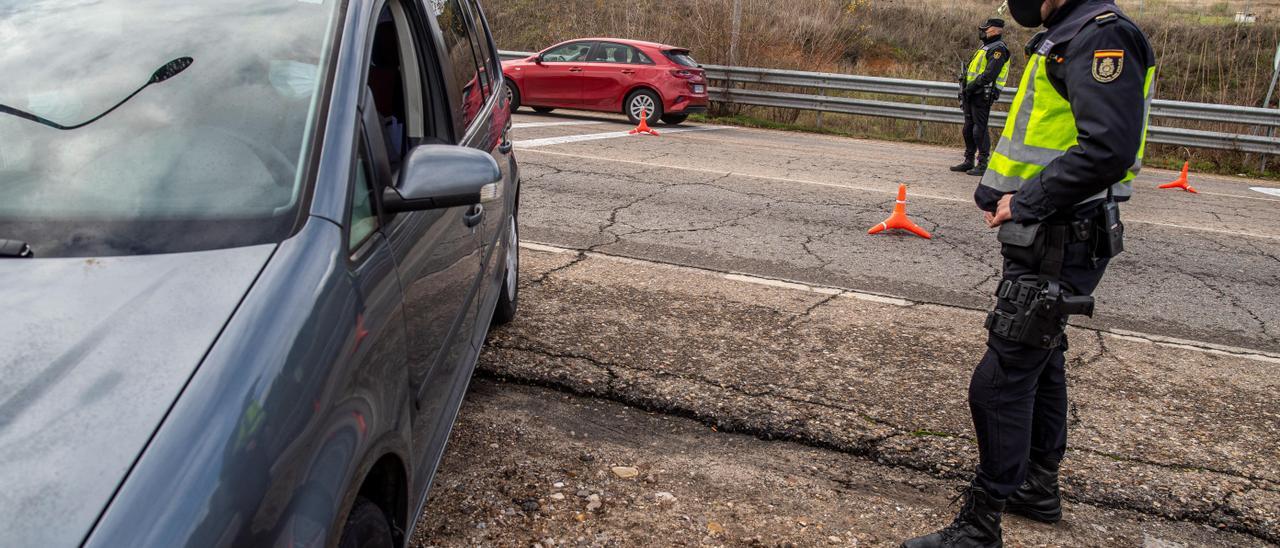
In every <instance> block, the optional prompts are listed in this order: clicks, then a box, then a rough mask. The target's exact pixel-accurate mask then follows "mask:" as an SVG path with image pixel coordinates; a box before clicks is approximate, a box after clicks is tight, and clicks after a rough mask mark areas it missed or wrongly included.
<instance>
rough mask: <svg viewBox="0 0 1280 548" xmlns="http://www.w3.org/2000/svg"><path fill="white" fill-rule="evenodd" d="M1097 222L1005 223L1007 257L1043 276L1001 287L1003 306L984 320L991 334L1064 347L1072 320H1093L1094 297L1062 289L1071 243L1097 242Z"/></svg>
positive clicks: (1002, 238)
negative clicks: (1068, 249)
mask: <svg viewBox="0 0 1280 548" xmlns="http://www.w3.org/2000/svg"><path fill="white" fill-rule="evenodd" d="M1094 224H1095V221H1093V220H1089V221H1076V222H1072V223H1053V224H1049V223H1040V224H1032V225H1023V224H1020V223H1014V222H1010V223H1005V224H1004V225H1001V227H1000V234H999V236H998V238H999V240H1000V243H1001V244H1002V248H1001V252H1002V253H1003V254H1004V256H1005V258H1007V259H1009V260H1010V261H1014V262H1017V263H1020V264H1022V265H1024V266H1027V267H1028V268H1030V269H1033V270H1038V271H1039V272H1038V274H1033V275H1027V276H1021V277H1019V278H1018V279H1017V280H1005V281H1004V282H1002V283H1001V284H1000V289H999V292H998V293H997V297H998V298H999V304H998V305H997V306H996V309H995V310H993V311H992V312H991V313H990V314H989V315H988V316H987V321H986V327H987V329H988V330H990V331H991V333H992V334H993V335H995V336H997V337H1000V338H1002V339H1006V340H1010V341H1014V342H1018V343H1021V344H1025V345H1028V346H1034V347H1037V348H1044V349H1054V348H1058V347H1059V346H1061V345H1062V342H1063V337H1064V336H1065V335H1066V330H1067V318H1068V317H1069V316H1072V315H1084V316H1090V317H1092V316H1093V308H1094V299H1093V297H1090V296H1087V295H1081V296H1075V295H1070V294H1069V292H1068V291H1066V290H1065V289H1064V288H1063V287H1062V280H1061V276H1062V266H1063V262H1064V261H1065V258H1066V246H1067V243H1068V242H1069V241H1072V240H1077V241H1079V240H1085V241H1091V240H1093V238H1094V237H1095V234H1094V232H1093V226H1094Z"/></svg>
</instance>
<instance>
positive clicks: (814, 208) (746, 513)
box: [415, 115, 1280, 546]
mask: <svg viewBox="0 0 1280 548" xmlns="http://www.w3.org/2000/svg"><path fill="white" fill-rule="evenodd" d="M566 119H569V120H573V119H575V118H566ZM576 119H584V120H589V121H596V122H600V123H598V124H592V125H584V126H543V127H529V128H527V129H520V127H521V126H520V125H519V124H522V123H539V122H547V121H557V120H559V118H556V117H546V116H531V115H518V116H517V120H516V122H517V124H518V125H517V126H516V127H517V129H516V141H517V148H518V149H519V147H520V141H522V140H528V139H544V138H547V137H555V136H562V135H582V134H586V133H596V132H607V131H617V130H618V128H619V126H620V124H618V123H616V122H613V121H610V120H611V119H610V118H608V117H594V118H593V117H577V118H576ZM544 142H545V141H544ZM517 154H518V155H519V159H520V162H521V172H522V176H523V177H522V178H523V187H522V199H521V204H522V209H521V228H522V237H523V238H524V240H525V241H526V242H538V243H540V244H546V245H545V246H544V245H538V244H534V245H533V246H532V248H530V249H525V250H524V252H523V253H524V256H523V259H524V264H523V265H522V269H523V272H522V284H523V286H522V287H523V289H522V302H521V311H520V315H519V317H518V318H517V320H516V322H515V323H513V324H512V325H510V326H507V327H505V328H502V329H499V330H496V331H495V332H494V333H493V335H492V336H491V338H490V341H489V347H488V348H487V349H486V352H485V353H484V355H483V356H482V358H481V364H480V366H479V367H480V369H479V373H478V374H479V375H480V376H482V377H485V378H488V379H498V380H502V381H510V382H513V383H517V384H519V385H523V386H524V387H522V388H515V387H512V386H511V385H506V384H494V383H493V382H492V381H481V386H482V387H483V389H482V390H480V391H478V392H477V393H473V394H472V395H471V396H469V403H468V406H467V408H465V409H464V410H463V414H462V418H461V419H460V422H459V425H458V427H457V429H456V431H455V434H454V438H453V441H452V442H451V449H450V453H449V455H447V456H446V460H445V464H444V466H443V468H442V469H441V472H440V475H439V477H438V479H437V487H436V490H435V493H436V494H435V495H433V499H432V502H431V503H430V505H429V506H428V508H427V510H426V514H424V518H423V525H422V526H421V527H420V528H419V530H418V532H417V535H416V536H415V542H416V543H417V544H419V545H423V546H428V545H442V546H451V545H474V544H502V545H521V544H524V545H532V544H533V543H535V542H537V543H541V544H543V545H544V546H546V545H547V542H546V539H548V538H551V539H552V540H553V541H554V542H556V543H557V545H559V544H565V543H568V544H570V545H576V544H581V545H601V544H603V545H609V544H615V545H629V544H645V543H650V542H653V541H657V540H664V541H669V542H673V543H679V544H688V545H696V544H728V545H750V544H763V545H775V544H783V543H785V542H794V543H797V544H799V545H811V544H815V543H832V544H859V543H861V544H871V545H896V542H897V541H899V540H901V537H903V536H906V535H909V534H912V533H918V532H923V531H926V530H929V529H931V528H933V527H936V526H938V525H941V524H943V523H944V522H945V521H946V519H948V517H947V516H949V515H950V510H948V508H947V507H946V504H945V502H946V499H945V497H944V496H943V493H944V492H945V491H946V488H947V486H951V485H957V484H960V483H962V482H963V481H965V480H966V479H967V478H968V477H969V476H970V474H971V470H972V469H973V466H974V464H975V459H976V453H977V451H976V446H975V442H974V440H973V432H972V426H971V424H970V421H969V416H968V408H967V403H966V401H965V396H966V393H967V392H966V390H967V386H968V380H969V375H970V374H971V372H972V368H973V367H974V365H975V364H976V361H977V358H978V357H979V356H980V354H981V352H982V349H983V341H984V333H983V331H982V327H981V324H982V319H983V317H984V314H985V309H987V308H988V307H989V306H990V303H991V300H992V297H991V293H992V292H993V291H994V280H995V279H996V278H997V277H998V267H999V264H998V261H999V256H998V251H997V250H996V245H995V243H994V235H993V234H992V232H991V231H989V230H987V229H986V228H985V227H984V226H983V225H982V224H981V222H980V217H979V215H978V214H977V213H976V210H975V209H974V207H973V206H972V203H971V200H970V197H969V196H970V194H971V192H972V189H973V185H975V184H976V180H975V179H973V178H969V177H967V176H964V175H956V174H952V173H950V172H948V171H946V166H947V165H949V164H950V163H953V162H954V160H955V159H954V158H953V156H954V155H955V151H949V150H945V149H940V148H937V147H928V146H922V145H909V144H908V145H904V144H898V143H880V142H874V141H861V140H853V139H843V138H833V137H822V136H813V135H804V134H791V133H780V132H767V131H759V130H743V129H724V130H717V131H705V132H697V133H681V134H675V135H668V136H663V137H660V138H619V139H602V140H598V141H579V142H574V143H565V144H554V145H547V146H538V147H536V148H528V149H524V150H518V152H517ZM1173 176H1176V174H1170V173H1168V172H1154V171H1149V172H1145V173H1144V174H1143V176H1142V177H1141V178H1140V179H1139V181H1138V189H1139V191H1138V195H1137V197H1136V198H1135V200H1134V201H1133V202H1131V203H1130V204H1128V205H1127V206H1126V207H1125V209H1124V214H1125V218H1126V222H1127V223H1128V227H1129V239H1128V242H1127V248H1128V249H1129V252H1128V253H1126V254H1125V255H1123V256H1121V257H1120V258H1119V259H1117V261H1116V262H1115V263H1113V264H1114V266H1113V267H1112V268H1111V269H1110V270H1109V272H1108V276H1107V278H1106V279H1105V280H1104V281H1103V284H1102V288H1101V289H1100V291H1099V295H1098V296H1099V301H1100V303H1099V309H1100V313H1099V315H1098V317H1097V318H1095V319H1092V320H1085V321H1081V322H1078V324H1077V325H1075V326H1073V328H1072V332H1071V342H1072V346H1071V351H1070V353H1069V354H1068V358H1069V360H1070V361H1069V366H1068V367H1069V381H1070V383H1071V390H1072V393H1071V395H1072V407H1071V424H1070V450H1069V455H1068V459H1067V461H1066V462H1065V463H1064V490H1065V493H1066V496H1067V498H1068V500H1069V501H1070V503H1071V504H1070V505H1069V507H1068V510H1067V517H1066V520H1065V521H1064V522H1063V523H1062V524H1060V525H1058V526H1056V527H1046V526H1038V525H1032V524H1030V523H1028V522H1025V521H1020V520H1016V519H1015V520H1012V521H1011V522H1010V525H1009V527H1007V531H1009V534H1010V537H1009V540H1010V542H1011V544H1012V545H1118V546H1132V545H1137V544H1146V545H1152V544H1153V543H1155V545H1159V546H1165V545H1173V546H1176V545H1221V546H1240V545H1261V544H1266V543H1268V542H1270V543H1276V542H1280V467H1278V466H1277V463H1278V462H1280V404H1278V403H1277V401H1276V398H1275V396H1274V395H1275V393H1276V392H1277V389H1280V378H1278V377H1277V375H1276V374H1275V372H1276V368H1277V367H1280V353H1277V350H1280V341H1278V340H1277V339H1278V337H1277V335H1278V334H1280V324H1277V323H1276V322H1277V320H1280V306H1277V304H1280V303H1278V302H1277V301H1280V292H1277V291H1276V287H1277V285H1280V284H1278V282H1280V265H1278V264H1277V263H1280V259H1278V258H1277V257H1280V222H1277V221H1280V209H1278V208H1280V200H1275V199H1266V198H1265V197H1264V196H1263V195H1262V194H1258V193H1256V192H1252V191H1250V190H1249V189H1248V186H1258V185H1259V183H1257V182H1255V181H1243V180H1232V179H1224V178H1208V177H1206V178H1200V179H1196V180H1193V184H1195V185H1196V186H1197V187H1198V188H1199V189H1200V190H1202V191H1203V192H1204V194H1201V195H1198V196H1191V195H1185V194H1178V193H1165V192H1163V191H1161V192H1156V191H1154V190H1150V189H1148V188H1147V187H1154V186H1155V185H1156V184H1158V183H1160V182H1166V181H1165V179H1167V178H1171V177H1173ZM899 182H905V183H908V184H910V185H911V187H910V188H911V196H910V200H911V203H910V205H909V210H908V212H909V214H910V215H911V216H912V217H913V218H914V219H915V220H916V221H917V222H918V223H920V224H921V225H922V226H924V227H925V228H926V229H928V230H930V231H932V232H934V234H935V240H933V241H925V240H920V239H916V238H914V237H910V236H901V235H889V236H881V237H872V236H868V235H866V233H865V232H866V229H867V228H868V227H870V226H872V225H874V224H876V223H878V222H880V221H881V220H883V218H884V217H885V216H886V215H887V214H888V212H889V210H890V209H891V207H892V202H893V198H894V196H893V192H894V190H896V187H897V184H898V183H899ZM1251 194H1252V195H1251ZM546 246H555V247H554V248H553V247H546ZM777 280H787V281H788V282H786V283H783V282H779V281H777ZM900 299H901V300H900ZM566 393H571V394H575V395H576V396H574V397H569V396H565V394H566ZM611 402H620V403H621V404H625V405H627V406H632V407H634V408H638V409H641V410H645V411H648V412H650V414H647V415H646V414H635V413H634V412H632V411H627V412H622V411H619V414H618V415H617V416H619V417H622V416H628V417H633V418H632V419H628V420H633V421H639V423H641V424H648V425H649V426H645V427H643V428H641V427H638V426H637V425H636V424H631V423H628V424H614V423H615V422H616V421H612V420H611V419H609V418H608V416H612V415H613V411H612V410H616V409H625V408H622V407H620V406H619V404H618V403H611ZM600 408H606V409H609V410H610V411H609V412H608V413H604V414H599V413H598V412H597V411H598V409H600ZM593 410H595V411H593ZM627 413H632V414H631V415H628V414H627ZM652 413H658V415H653V414H652ZM672 416H678V417H683V418H684V419H692V421H695V422H689V421H687V420H683V419H680V420H678V419H674V418H671V417H672ZM575 421H577V422H582V421H586V422H587V423H590V424H594V425H595V428H604V429H606V430H607V431H608V432H609V435H607V436H603V437H604V438H605V439H604V440H598V439H597V441H590V440H586V439H580V438H578V437H575V435H570V436H568V437H567V438H566V437H565V435H564V434H565V433H564V430H566V429H569V430H571V431H572V430H574V428H573V427H572V426H571V425H572V424H574V423H575ZM646 421H648V422H646ZM654 421H659V422H660V426H656V425H657V424H659V422H654ZM624 422H625V421H624ZM698 423H701V424H702V425H709V426H712V427H713V429H714V430H715V431H717V432H719V433H715V432H709V431H707V430H706V428H705V427H700V426H698ZM588 426H589V425H588ZM588 426H582V427H580V428H578V429H577V430H576V431H577V432H585V431H593V430H592V429H591V428H588ZM725 432H732V433H736V434H741V435H746V437H743V436H741V435H730V434H725ZM584 451H585V453H584ZM588 453H590V454H592V455H595V456H593V457H592V459H595V458H596V457H598V456H600V455H602V454H603V455H608V458H609V459H613V461H616V462H632V463H636V462H639V463H641V464H640V465H639V467H640V468H641V470H642V471H645V473H647V474H649V475H648V476H642V479H644V481H648V482H649V483H654V482H657V484H655V485H644V483H643V482H641V485H642V487H641V488H633V487H634V485H633V484H631V483H627V482H625V481H618V478H614V477H612V476H610V475H609V474H607V473H605V474H604V475H601V474H600V473H601V471H602V470H608V468H607V467H605V468H601V465H600V464H599V463H596V462H595V461H594V460H593V461H591V462H588V461H584V460H579V459H578V457H580V456H582V455H584V454H588ZM676 454H679V455H680V457H679V458H676V457H675V455H676ZM779 459H781V460H779ZM781 462H787V463H794V462H818V463H820V464H816V465H815V466H816V467H817V470H818V471H819V472H815V471H813V470H808V471H805V470H802V469H800V468H795V469H794V470H793V469H791V468H788V465H783V464H780V463H781ZM681 467H684V468H681ZM725 467H728V468H730V469H732V470H734V471H735V472H736V474H737V475H739V476H741V477H743V478H748V479H744V480H741V481H740V482H738V483H737V484H734V483H733V482H732V481H729V482H728V483H729V484H726V478H727V477H729V476H726V475H725V474H722V473H720V471H721V469H722V468H725ZM658 469H662V470H668V471H667V472H663V473H656V472H652V473H651V472H650V471H651V470H658ZM495 470H501V472H500V473H495V472H494V471H495ZM789 474H790V475H789ZM672 476H675V477H680V478H682V482H677V483H678V485H675V486H670V487H667V486H663V485H658V484H662V483H663V482H664V481H666V480H668V479H671V477H672ZM686 476H687V478H688V479H687V480H686V479H684V478H685V477H686ZM566 477H568V478H577V479H569V480H566V479H565V478H566ZM787 477H792V478H793V480H794V481H796V482H799V485H801V486H802V487H801V489H800V491H803V492H805V493H808V495H807V497H806V496H801V494H797V493H796V489H787V488H779V487H778V486H777V485H776V484H773V483H770V482H777V481H792V480H786V479H785V478H787ZM646 478H647V479H646ZM654 478H657V479H654ZM796 478H798V479H796ZM841 478H845V479H848V481H841ZM555 482H559V483H566V482H567V483H574V482H579V483H583V482H585V483H589V484H591V485H590V486H588V487H589V488H588V489H587V490H588V491H592V490H594V491H593V492H599V493H608V496H606V499H610V498H611V497H619V500H620V501H622V503H621V504H607V505H606V506H605V511H603V513H602V512H601V511H600V509H599V507H597V508H596V510H595V511H592V512H586V513H584V512H582V511H581V510H580V509H577V506H575V505H574V504H571V503H572V502H574V499H572V498H570V499H569V502H563V501H564V500H565V499H554V498H552V499H547V498H546V497H550V496H551V495H552V494H554V493H553V491H555V490H556V489H558V488H552V487H549V485H551V484H552V483H555ZM544 484H545V485H544ZM790 485H792V486H794V485H797V484H796V483H791V484H790ZM458 486H462V487H461V488H460V489H461V491H458V492H463V491H465V493H466V496H465V497H462V498H459V497H455V496H454V494H453V492H452V491H450V490H451V489H459V487H458ZM681 489H683V491H682V492H677V491H678V490H681ZM578 491H581V490H578ZM651 491H662V492H671V493H675V495H674V497H675V498H676V499H678V500H680V501H682V502H681V503H680V504H688V505H687V506H683V507H680V508H679V510H678V511H677V510H673V509H672V508H671V507H669V505H666V504H665V503H660V502H655V500H654V499H653V496H654V495H653V492H651ZM513 493H514V494H513ZM762 493H767V494H769V495H765V494H762ZM774 493H777V494H779V495H778V496H774V495H773V494H774ZM664 500H665V499H664ZM460 501H465V502H460ZM530 501H540V502H539V503H538V504H536V505H528V504H525V503H528V502H530ZM726 504H727V505H729V506H725V505H726ZM734 504H737V506H736V508H737V509H736V510H734V508H735V506H733V505H734ZM886 505H887V506H886ZM508 506H511V507H512V508H508ZM534 506H537V508H538V509H531V508H533V507H534ZM775 506H776V507H775ZM726 508H727V509H726ZM744 508H746V509H744ZM766 508H767V509H766ZM778 508H783V509H785V512H784V511H782V510H779V509H778ZM892 508H898V509H897V510H892ZM513 509H514V511H511V510H513ZM747 509H749V510H747ZM784 515H785V516H794V515H806V516H825V517H819V518H813V519H812V522H813V523H821V524H824V525H823V526H824V528H823V529H813V528H811V527H809V526H808V525H806V526H803V527H801V526H798V525H796V522H795V521H794V519H793V518H792V517H786V518H785V519H783V518H782V517H780V516H784ZM710 523H714V525H715V527H711V526H710V525H709V524H710ZM708 528H709V529H708ZM817 531H821V534H817V533H816V532H817ZM646 539H647V540H646ZM833 539H838V542H837V541H836V540H833ZM1161 542H1163V543H1166V544H1160V543H1161Z"/></svg>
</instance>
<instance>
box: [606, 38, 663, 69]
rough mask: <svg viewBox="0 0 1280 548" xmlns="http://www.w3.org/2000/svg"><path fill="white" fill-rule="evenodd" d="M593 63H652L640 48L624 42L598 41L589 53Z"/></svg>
mask: <svg viewBox="0 0 1280 548" xmlns="http://www.w3.org/2000/svg"><path fill="white" fill-rule="evenodd" d="M591 61H592V62H594V63H621V64H627V65H642V64H653V61H652V60H650V59H649V58H648V57H647V56H645V55H644V54H643V53H641V52H640V50H638V49H636V48H633V47H631V46H627V45H624V44H615V43H613V42H600V43H599V44H597V45H596V49H595V50H594V52H592V54H591Z"/></svg>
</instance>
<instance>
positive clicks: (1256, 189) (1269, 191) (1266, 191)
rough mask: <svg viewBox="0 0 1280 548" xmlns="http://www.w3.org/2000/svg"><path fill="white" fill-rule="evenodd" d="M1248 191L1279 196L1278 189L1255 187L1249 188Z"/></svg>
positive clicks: (1279, 189)
mask: <svg viewBox="0 0 1280 548" xmlns="http://www.w3.org/2000/svg"><path fill="white" fill-rule="evenodd" d="M1249 190H1252V191H1254V192H1261V193H1263V194H1266V195H1269V196H1280V188H1268V187H1265V186H1255V187H1250V189H1249Z"/></svg>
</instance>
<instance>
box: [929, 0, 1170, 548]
mask: <svg viewBox="0 0 1280 548" xmlns="http://www.w3.org/2000/svg"><path fill="white" fill-rule="evenodd" d="M1008 4H1009V10H1010V12H1011V14H1012V15H1013V18H1014V19H1015V20H1016V21H1017V22H1018V23H1019V24H1022V25H1024V26H1027V27H1037V26H1039V25H1041V24H1044V25H1045V26H1046V27H1047V29H1048V30H1046V31H1044V32H1042V33H1040V34H1038V35H1036V36H1035V38H1033V39H1032V40H1031V42H1030V44H1028V47H1027V51H1028V55H1029V56H1030V59H1029V61H1028V66H1027V69H1026V71H1025V73H1024V74H1023V77H1022V84H1021V87H1020V88H1019V90H1018V95H1017V97H1016V98H1015V99H1014V102H1013V107H1012V109H1011V112H1010V114H1009V121H1008V123H1007V124H1006V126H1005V129H1004V132H1003V133H1002V135H1001V139H1000V143H999V144H998V145H997V147H996V150H995V155H994V156H993V157H992V158H991V164H990V169H989V170H988V172H987V173H986V175H985V176H983V179H982V182H981V184H980V185H979V187H978V190H977V192H976V194H975V198H976V201H977V202H978V206H979V207H980V208H981V209H982V210H984V211H985V212H986V213H985V216H986V220H987V224H988V225H989V226H991V227H999V228H1000V231H999V238H998V239H999V241H1000V242H1001V244H1002V248H1001V251H1002V254H1003V255H1004V277H1003V280H1002V282H1001V285H1000V289H999V292H998V301H997V305H996V308H995V310H994V311H993V312H992V313H991V314H990V315H989V316H988V318H987V328H988V330H989V332H990V333H989V336H988V339H987V352H986V354H985V356H984V357H983V358H982V361H981V362H980V363H979V365H978V367H977V370H976V371H975V372H974V374H973V380H972V381H971V383H970V385H969V408H970V411H971V413H972V414H973V425H974V430H975V431H976V434H977V438H978V456H979V465H978V470H977V476H976V477H975V478H974V480H973V482H972V483H971V484H970V485H969V486H968V487H967V488H966V489H965V491H964V493H963V497H964V505H963V507H962V508H961V510H960V513H959V515H958V516H957V517H956V518H955V520H954V521H953V522H952V523H951V525H948V526H947V527H946V528H944V529H942V530H941V531H938V532H936V533H933V534H931V535H927V536H924V537H920V538H916V539H912V540H909V541H907V542H906V543H905V544H904V546H906V547H910V548H918V547H930V546H1002V535H1001V528H1000V518H1001V515H1002V513H1004V512H1009V513H1013V514H1018V515H1022V516H1026V517H1028V518H1031V519H1033V520H1037V521H1043V522H1047V523H1054V522H1057V521H1058V520H1060V519H1061V518H1062V503H1061V498H1060V496H1059V493H1058V469H1059V463H1060V462H1061V461H1062V458H1063V455H1064V454H1065V451H1066V445H1067V383H1066V373H1065V359H1064V352H1065V351H1066V349H1067V341H1066V338H1065V332H1066V322H1067V317H1068V316H1069V315H1072V314H1086V315H1088V314H1092V311H1093V298H1092V297H1091V296H1090V295H1091V294H1092V293H1093V291H1094V289H1095V288H1096V287H1097V286H1098V283H1099V282H1100V281H1101V280H1102V275H1103V272H1104V270H1105V269H1106V267H1107V263H1108V260H1109V259H1110V258H1112V257H1114V256H1115V255H1117V254H1118V253H1120V252H1121V251H1122V250H1123V225H1122V224H1121V222H1120V217H1119V206H1118V205H1117V204H1118V203H1119V202H1123V201H1125V200H1127V199H1128V198H1129V196H1130V195H1131V194H1132V186H1131V181H1132V180H1133V178H1134V177H1135V176H1136V175H1137V173H1138V170H1139V169H1140V168H1141V166H1142V154H1143V149H1144V147H1145V140H1146V129H1147V118H1148V114H1149V111H1150V106H1151V99H1152V96H1153V94H1154V79H1155V53H1154V52H1153V51H1152V49H1151V46H1150V44H1149V43H1148V42H1147V39H1146V37H1145V36H1144V35H1143V34H1142V31H1141V30H1139V29H1138V27H1137V26H1136V25H1135V24H1134V23H1133V21H1131V20H1130V19H1129V18H1128V17H1126V16H1125V15H1124V14H1123V13H1122V12H1121V11H1120V10H1119V9H1118V8H1117V7H1116V5H1115V3H1114V0H1009V1H1008Z"/></svg>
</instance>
